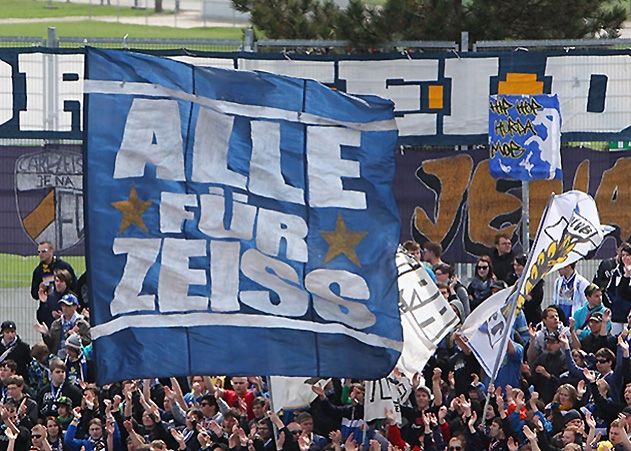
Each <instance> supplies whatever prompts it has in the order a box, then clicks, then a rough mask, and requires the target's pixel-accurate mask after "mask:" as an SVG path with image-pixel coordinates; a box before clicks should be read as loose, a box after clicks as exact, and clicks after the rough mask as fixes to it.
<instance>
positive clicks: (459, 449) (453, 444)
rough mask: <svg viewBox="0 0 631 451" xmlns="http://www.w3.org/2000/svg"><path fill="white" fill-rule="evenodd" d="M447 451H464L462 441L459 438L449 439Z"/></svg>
mask: <svg viewBox="0 0 631 451" xmlns="http://www.w3.org/2000/svg"><path fill="white" fill-rule="evenodd" d="M447 451H464V440H463V439H462V438H461V437H451V438H450V439H449V446H447Z"/></svg>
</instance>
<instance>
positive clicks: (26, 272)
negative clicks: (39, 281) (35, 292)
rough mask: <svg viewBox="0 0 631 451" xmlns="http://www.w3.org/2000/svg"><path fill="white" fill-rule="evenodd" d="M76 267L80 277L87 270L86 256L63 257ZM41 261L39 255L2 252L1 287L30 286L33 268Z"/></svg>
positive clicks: (0, 257) (0, 266)
mask: <svg viewBox="0 0 631 451" xmlns="http://www.w3.org/2000/svg"><path fill="white" fill-rule="evenodd" d="M62 258H63V259H64V260H65V261H67V262H68V263H70V264H71V265H72V267H73V268H74V271H75V274H76V275H77V277H79V276H80V275H81V274H83V273H84V272H85V258H84V257H66V256H64V257H62ZM38 263H39V259H38V258H37V257H35V256H34V257H22V256H20V255H12V254H0V274H1V276H0V288H29V289H30V286H31V277H32V275H33V269H35V266H37V264H38Z"/></svg>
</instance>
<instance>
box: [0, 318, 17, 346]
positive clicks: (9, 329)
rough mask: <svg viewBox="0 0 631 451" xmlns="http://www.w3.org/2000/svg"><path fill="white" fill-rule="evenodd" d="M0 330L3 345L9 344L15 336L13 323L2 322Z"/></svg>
mask: <svg viewBox="0 0 631 451" xmlns="http://www.w3.org/2000/svg"><path fill="white" fill-rule="evenodd" d="M0 329H1V330H2V340H3V341H4V343H5V344H9V343H11V342H12V341H13V340H15V338H16V336H17V332H16V327H15V323H14V322H13V321H10V320H9V321H4V322H3V323H2V325H1V326H0Z"/></svg>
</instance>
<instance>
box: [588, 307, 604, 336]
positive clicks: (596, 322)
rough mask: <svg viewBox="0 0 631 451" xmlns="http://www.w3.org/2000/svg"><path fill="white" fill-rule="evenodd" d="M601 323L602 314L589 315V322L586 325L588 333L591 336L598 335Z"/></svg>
mask: <svg viewBox="0 0 631 451" xmlns="http://www.w3.org/2000/svg"><path fill="white" fill-rule="evenodd" d="M602 323H603V314H602V313H600V312H594V313H592V314H591V315H589V321H588V322H587V325H588V326H589V331H590V332H591V333H592V334H593V335H598V334H599V333H600V326H601V325H602Z"/></svg>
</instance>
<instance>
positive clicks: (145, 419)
mask: <svg viewBox="0 0 631 451" xmlns="http://www.w3.org/2000/svg"><path fill="white" fill-rule="evenodd" d="M157 421H158V419H157V418H156V417H155V415H154V414H153V413H151V412H150V411H148V410H145V411H144V412H142V425H143V426H144V427H146V428H147V429H153V427H154V426H155V425H156V423H157Z"/></svg>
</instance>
